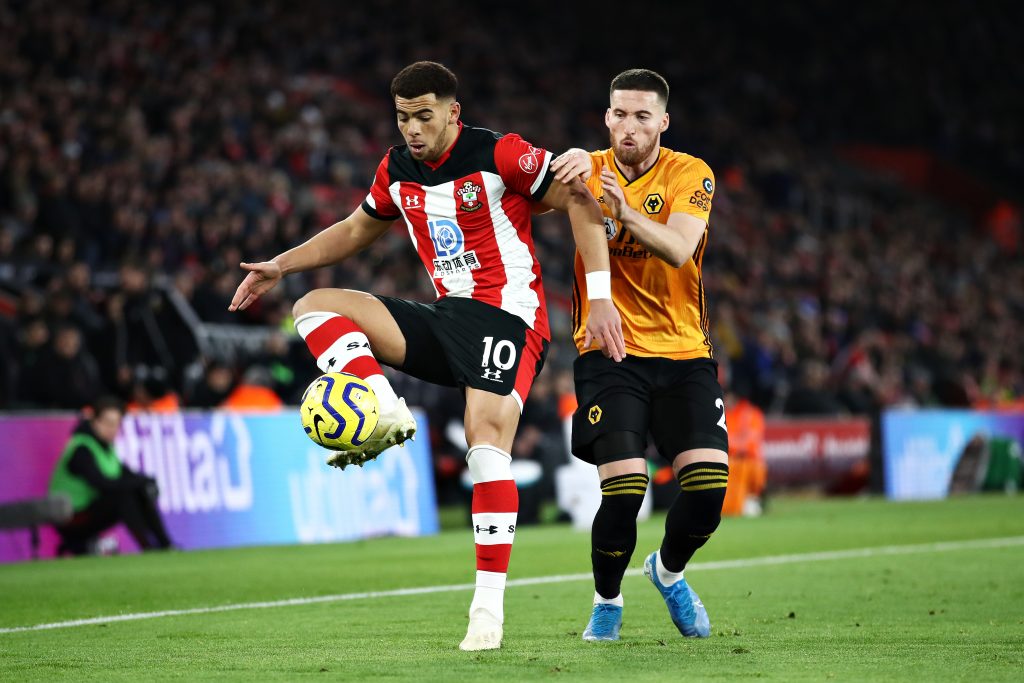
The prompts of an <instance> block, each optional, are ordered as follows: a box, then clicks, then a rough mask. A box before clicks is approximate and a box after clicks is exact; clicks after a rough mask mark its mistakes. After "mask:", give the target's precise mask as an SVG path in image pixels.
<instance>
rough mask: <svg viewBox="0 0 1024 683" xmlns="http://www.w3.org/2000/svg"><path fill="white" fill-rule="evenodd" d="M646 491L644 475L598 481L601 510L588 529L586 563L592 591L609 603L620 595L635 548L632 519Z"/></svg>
mask: <svg viewBox="0 0 1024 683" xmlns="http://www.w3.org/2000/svg"><path fill="white" fill-rule="evenodd" d="M646 491H647V475H646V474H622V475H619V476H617V477H610V478H608V479H605V480H604V481H602V482H601V507H600V508H598V510H597V516H595V517H594V526H593V527H592V528H591V530H590V548H591V550H590V560H591V562H592V563H593V566H594V588H595V589H596V590H597V592H598V593H599V594H600V595H601V597H603V598H607V599H609V600H610V599H612V598H614V597H616V596H617V595H618V594H619V592H620V588H621V585H622V575H623V574H625V573H626V567H628V566H629V558H630V557H632V556H633V549H634V548H636V516H637V513H638V512H640V505H641V504H642V503H643V502H644V493H645V492H646Z"/></svg>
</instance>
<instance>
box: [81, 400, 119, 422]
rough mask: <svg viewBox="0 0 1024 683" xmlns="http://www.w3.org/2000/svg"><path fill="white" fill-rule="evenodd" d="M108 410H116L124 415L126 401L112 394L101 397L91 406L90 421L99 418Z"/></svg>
mask: <svg viewBox="0 0 1024 683" xmlns="http://www.w3.org/2000/svg"><path fill="white" fill-rule="evenodd" d="M108 410H116V411H117V412H119V413H121V414H122V415H123V414H124V401H122V400H121V399H120V398H118V397H117V396H112V395H110V394H104V395H102V396H99V397H98V398H96V400H94V401H92V402H91V404H90V405H89V411H88V412H89V413H90V414H89V419H93V418H95V417H98V416H100V415H102V414H103V413H105V412H106V411H108Z"/></svg>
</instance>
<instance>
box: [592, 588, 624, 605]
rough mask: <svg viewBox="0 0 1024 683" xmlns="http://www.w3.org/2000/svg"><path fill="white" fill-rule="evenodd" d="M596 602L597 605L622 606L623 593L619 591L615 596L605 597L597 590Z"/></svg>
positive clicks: (595, 592)
mask: <svg viewBox="0 0 1024 683" xmlns="http://www.w3.org/2000/svg"><path fill="white" fill-rule="evenodd" d="M594 604H595V605H615V606H616V607H622V605H623V602H622V593H619V594H618V595H616V596H615V597H614V598H606V597H603V596H602V595H601V594H600V593H598V592H597V591H594Z"/></svg>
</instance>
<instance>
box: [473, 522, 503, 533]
mask: <svg viewBox="0 0 1024 683" xmlns="http://www.w3.org/2000/svg"><path fill="white" fill-rule="evenodd" d="M482 531H486V532H487V533H489V534H496V533H498V527H496V526H494V525H493V524H492V525H491V526H480V525H479V524H477V525H476V532H477V533H478V534H479V533H480V532H482Z"/></svg>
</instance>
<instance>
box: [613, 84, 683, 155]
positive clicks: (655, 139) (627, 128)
mask: <svg viewBox="0 0 1024 683" xmlns="http://www.w3.org/2000/svg"><path fill="white" fill-rule="evenodd" d="M604 122H605V125H607V126H608V132H609V138H610V139H611V145H612V150H613V151H614V152H615V158H616V159H618V161H619V163H621V164H623V165H625V166H637V165H639V164H642V163H643V162H644V161H645V160H647V159H649V158H650V157H653V156H656V155H657V153H658V145H659V144H661V134H662V132H664V131H665V129H666V128H668V114H667V113H666V112H665V105H664V104H662V103H661V101H660V100H659V99H658V94H657V93H654V92H648V91H646V90H613V91H612V97H611V106H610V107H608V111H607V112H605V115H604Z"/></svg>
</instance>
